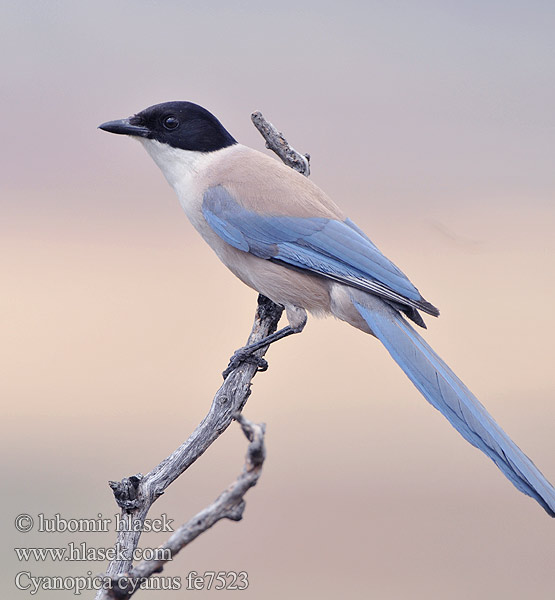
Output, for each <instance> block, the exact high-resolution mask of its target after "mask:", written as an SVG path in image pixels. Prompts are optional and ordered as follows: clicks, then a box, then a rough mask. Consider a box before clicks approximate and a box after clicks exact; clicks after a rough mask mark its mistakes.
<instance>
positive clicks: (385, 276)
mask: <svg viewBox="0 0 555 600" xmlns="http://www.w3.org/2000/svg"><path fill="white" fill-rule="evenodd" d="M100 129H103V130H105V131H108V132H110V133H118V134H124V135H129V136H133V137H135V138H137V139H138V140H139V141H140V142H141V143H142V144H143V146H144V147H145V149H146V150H147V152H148V153H149V154H150V156H151V157H152V158H153V159H154V161H155V162H156V164H157V165H158V166H159V167H160V169H161V170H162V173H163V174H164V175H165V177H166V179H167V180H168V182H169V183H170V185H171V186H172V187H173V188H174V190H175V191H176V193H177V196H178V197H179V201H180V203H181V205H182V207H183V209H184V210H185V212H186V213H187V216H188V217H189V219H190V221H191V223H192V224H193V225H194V227H195V228H196V229H197V230H198V231H199V233H200V234H201V235H202V237H203V238H204V239H205V240H206V242H208V244H209V245H210V246H211V247H212V248H213V250H214V251H215V252H216V254H217V255H218V256H219V258H220V259H221V261H222V262H223V263H224V264H225V265H226V266H227V267H228V268H229V269H230V270H231V271H232V272H233V273H234V274H235V275H236V276H237V277H238V278H239V279H241V281H243V282H244V283H246V284H247V285H248V286H250V287H251V288H253V289H255V290H257V291H258V292H259V293H261V294H263V295H264V296H266V297H268V298H270V300H272V301H273V302H275V303H276V304H278V305H280V306H283V307H284V308H285V311H286V315H287V319H288V321H289V325H287V326H286V327H284V328H283V329H282V330H280V331H278V332H276V333H274V334H272V335H271V336H269V337H268V338H265V339H264V340H263V341H262V342H260V343H258V344H254V345H252V346H250V347H249V346H248V347H245V348H243V349H242V351H240V352H239V354H238V355H236V357H235V359H238V360H241V359H242V358H244V357H245V356H247V355H248V354H249V353H250V352H253V351H254V350H256V349H258V348H261V347H262V346H265V345H267V344H269V343H271V342H273V341H275V340H277V339H280V338H282V337H285V336H286V335H290V334H291V333H298V332H300V331H302V329H303V327H304V325H305V323H306V320H307V311H308V312H310V313H313V314H317V315H327V314H332V315H334V316H335V317H337V318H339V319H341V320H343V321H346V322H347V323H349V324H350V325H353V326H354V327H357V328H358V329H360V330H362V331H364V332H366V333H370V334H372V335H374V336H375V337H377V338H378V339H379V340H380V341H381V342H382V343H383V344H384V346H385V347H386V348H387V350H388V351H389V353H390V354H391V356H392V357H393V359H394V360H395V361H396V362H397V363H398V364H399V366H400V367H401V368H402V369H403V371H404V372H405V373H406V374H407V376H408V377H409V378H410V380H411V381H412V382H413V384H414V385H415V386H416V387H417V388H418V390H419V391H420V392H421V393H422V395H423V396H424V397H425V398H426V399H427V400H428V402H430V403H431V404H432V405H433V406H434V407H435V408H437V409H438V410H439V411H441V412H442V413H443V415H444V416H445V417H446V418H447V419H448V420H449V422H450V423H451V424H452V425H453V427H455V429H457V431H459V433H460V434H461V435H462V436H463V437H464V438H465V439H466V440H468V441H469V442H470V443H471V444H472V445H473V446H476V447H477V448H479V449H480V450H482V452H484V453H485V454H486V455H487V456H489V457H490V458H491V459H492V460H493V461H494V462H495V464H496V465H497V466H498V467H499V468H500V469H501V471H502V472H503V473H504V474H505V475H506V477H507V478H508V479H509V480H510V481H511V482H512V483H513V484H514V485H515V486H516V487H517V488H518V489H519V490H520V491H521V492H523V493H525V494H527V495H528V496H531V497H532V498H534V499H535V500H537V502H539V504H541V506H542V507H543V508H544V509H545V510H546V511H547V512H548V513H549V515H551V516H552V517H553V516H555V489H554V488H553V486H552V485H551V484H550V483H549V482H548V481H547V480H546V479H545V477H544V476H543V475H542V474H541V473H540V471H539V470H538V469H537V468H536V466H535V465H534V464H533V463H532V461H531V460H530V459H529V458H528V457H527V456H526V455H525V454H524V453H523V452H522V451H521V450H520V449H519V448H518V446H517V445H516V444H515V443H514V442H513V441H512V440H511V439H510V438H509V436H508V435H507V434H506V433H505V432H504V431H503V430H502V429H501V427H499V425H497V423H496V422H495V421H494V420H493V418H492V417H491V416H490V415H489V413H488V412H487V411H486V409H485V408H484V407H483V406H482V404H480V402H479V401H478V400H477V398H476V397H475V396H474V395H473V394H472V393H471V392H470V391H469V390H468V388H467V387H466V386H465V385H464V384H463V383H462V382H461V381H460V379H459V378H458V377H457V376H456V375H455V374H454V373H453V371H451V369H450V368H449V367H448V366H447V365H446V364H445V363H444V362H443V360H441V358H440V357H439V356H438V355H437V354H436V353H435V352H434V351H433V350H432V348H430V346H429V345H428V344H427V343H426V342H425V341H424V339H423V338H422V337H421V336H420V335H419V334H418V333H417V332H416V331H415V329H414V328H413V327H412V326H411V325H410V324H409V323H408V321H407V319H410V320H411V321H413V322H414V323H415V324H417V325H419V326H421V327H425V325H424V321H423V319H422V316H421V313H426V314H428V315H432V316H438V315H439V311H438V310H437V308H435V306H433V305H432V304H430V303H429V302H427V301H426V300H425V299H424V298H423V297H422V296H421V294H420V292H419V291H418V290H417V289H416V287H415V286H414V285H413V284H412V283H411V282H410V281H409V279H408V278H407V277H406V276H405V274H404V273H403V272H402V271H401V270H400V269H398V268H397V267H396V266H395V265H394V264H393V263H392V262H391V261H390V260H388V259H387V258H386V257H385V256H384V255H383V254H382V253H381V252H380V250H379V249H378V248H377V247H376V246H375V245H374V244H373V243H372V242H371V241H370V239H369V238H368V237H367V236H366V235H365V233H364V232H363V231H361V230H360V229H359V228H358V227H357V226H356V225H355V224H354V223H353V222H352V221H351V220H350V219H348V218H346V216H345V215H344V214H343V212H342V211H341V210H340V209H339V208H338V207H337V206H336V205H335V204H334V202H332V200H331V199H330V198H328V196H326V194H325V193H324V192H323V191H322V190H320V189H319V188H318V187H317V186H316V185H315V184H314V183H312V182H311V181H310V180H309V179H307V178H306V177H303V176H302V175H301V174H299V173H297V172H295V171H294V170H293V169H290V168H289V167H286V166H285V165H283V164H282V163H280V162H278V161H277V160H275V159H273V158H270V157H269V156H266V155H265V154H262V153H260V152H258V151H256V150H253V149H251V148H248V147H246V146H243V145H241V144H239V143H238V142H237V141H236V140H235V139H234V138H233V137H232V136H231V135H230V133H229V132H228V131H227V130H226V129H225V128H224V127H223V125H222V124H221V123H220V122H219V121H218V119H217V118H216V117H215V116H214V115H212V114H211V113H210V112H208V111H207V110H205V109H204V108H202V107H201V106H198V105H196V104H193V103H191V102H166V103H163V104H157V105H155V106H151V107H150V108H147V109H145V110H143V111H141V112H139V113H137V114H136V115H134V116H132V117H130V118H127V119H121V120H118V121H110V122H108V123H103V124H102V125H100Z"/></svg>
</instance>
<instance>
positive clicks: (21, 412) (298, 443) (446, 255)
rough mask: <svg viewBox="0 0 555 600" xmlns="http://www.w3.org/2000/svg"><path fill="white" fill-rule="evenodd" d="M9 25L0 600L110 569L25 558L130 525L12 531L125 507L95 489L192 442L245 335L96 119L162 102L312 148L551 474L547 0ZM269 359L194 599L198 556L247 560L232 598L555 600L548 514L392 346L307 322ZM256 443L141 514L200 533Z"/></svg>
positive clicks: (149, 12)
mask: <svg viewBox="0 0 555 600" xmlns="http://www.w3.org/2000/svg"><path fill="white" fill-rule="evenodd" d="M1 11H2V15H1V19H0V31H1V35H0V46H1V50H2V52H1V54H0V63H1V68H2V77H1V79H0V86H1V98H2V99H1V103H2V114H3V119H2V134H3V135H2V138H3V143H2V145H1V152H2V156H1V160H0V165H1V166H0V168H1V169H2V177H1V186H2V189H1V193H0V202H1V216H0V245H1V250H0V262H1V281H2V288H3V289H2V293H1V295H0V319H1V322H2V325H1V330H2V335H1V337H2V345H1V349H0V352H1V354H0V364H1V365H2V367H1V372H2V377H1V379H0V396H1V398H2V404H3V413H4V414H3V418H2V425H3V434H2V436H1V441H0V443H1V449H2V456H3V461H2V471H3V472H2V478H3V481H4V486H5V491H4V494H3V496H2V503H3V507H2V514H3V516H4V519H3V522H4V526H3V529H4V531H3V539H4V540H5V542H6V547H5V548H4V549H3V552H4V553H5V556H4V560H3V561H2V569H3V571H4V573H3V575H4V576H3V577H2V579H3V581H4V582H5V583H4V584H3V585H4V586H5V594H6V596H7V597H14V598H18V597H23V596H25V595H27V594H29V591H25V592H23V591H17V590H16V589H15V587H14V577H15V574H16V573H17V572H20V571H29V572H31V573H32V574H33V576H40V575H49V576H52V575H82V574H86V573H87V571H91V572H92V574H96V573H100V572H102V571H103V570H104V569H105V567H106V564H105V563H103V562H75V561H70V562H67V561H66V562H62V563H59V562H58V563H54V562H48V561H47V562H36V561H29V562H19V561H18V560H17V559H16V557H15V554H14V552H13V547H23V546H39V547H48V546H49V547H64V546H66V545H67V544H68V543H70V542H73V543H74V544H76V545H79V544H80V543H81V542H86V543H87V544H88V545H89V546H92V547H109V546H111V545H112V543H113V541H114V532H113V531H110V532H108V533H103V534H101V533H96V534H89V535H86V534H65V533H42V534H41V533H37V532H35V531H34V532H31V533H27V534H23V533H18V532H17V531H16V530H15V528H14V519H15V517H16V515H18V514H20V513H29V514H30V515H34V516H35V518H36V516H37V515H38V514H39V513H43V514H45V515H46V516H53V515H54V514H56V513H60V514H61V515H62V516H63V517H65V518H71V517H73V518H95V517H96V516H97V515H98V513H101V514H102V515H103V516H104V518H110V517H112V518H113V515H114V514H115V513H116V512H117V511H116V506H115V503H114V500H113V497H112V494H111V491H110V489H109V488H108V485H107V480H108V479H116V480H119V479H120V478H122V477H124V476H128V475H131V474H134V473H136V472H143V473H146V472H147V471H149V470H150V469H151V468H152V467H153V466H154V465H156V464H157V463H158V462H159V461H160V460H161V459H162V458H163V457H165V456H166V455H168V454H169V453H170V452H171V451H172V450H173V449H174V448H175V447H177V446H178V445H179V444H180V443H181V442H182V441H183V440H184V439H185V438H186V437H187V436H188V435H189V433H190V432H191V431H192V430H193V429H194V427H195V426H196V425H197V423H198V422H199V421H200V420H201V419H202V417H203V415H204V414H205V413H206V411H207V410H208V408H209V406H210V402H211V399H212V396H213V394H214V392H215V391H216V390H217V388H218V387H219V385H220V383H221V375H220V373H221V371H222V370H223V369H224V368H225V366H226V365H227V361H228V358H229V356H230V355H231V354H232V353H233V351H234V350H235V349H236V348H237V347H239V346H241V345H242V344H243V343H244V342H245V340H246V337H247V335H248V332H249V331H250V327H251V323H252V318H253V315H254V310H255V305H256V294H255V293H254V292H253V291H251V290H250V289H248V288H246V287H245V286H243V285H242V284H241V283H240V282H239V281H238V280H236V279H235V278H234V277H233V276H232V275H231V274H230V273H229V272H228V271H227V270H226V269H225V268H224V267H223V266H222V265H221V264H220V263H219V261H218V259H217V258H216V257H215V255H213V254H212V252H211V250H210V249H209V248H208V247H207V246H205V245H204V242H203V241H202V240H201V239H200V237H199V236H198V235H197V234H196V232H195V231H194V230H193V228H192V227H191V225H190V224H189V223H188V221H187V219H186V217H185V215H184V214H183V213H182V210H181V208H180V207H179V205H178V202H177V199H176V198H175V197H174V193H173V191H172V190H171V189H170V187H169V186H168V185H167V183H166V182H165V180H164V179H163V176H162V175H161V173H160V172H159V171H158V170H157V167H156V166H155V165H154V163H153V162H152V161H151V159H150V158H149V157H148V156H147V155H146V153H145V152H144V150H143V149H142V148H141V147H140V145H139V144H138V143H136V142H135V141H132V140H129V139H125V138H121V137H120V138H117V137H115V136H110V135H107V134H106V133H103V132H101V131H99V130H97V129H96V127H97V125H98V124H99V123H101V122H103V121H106V120H111V119H116V118H121V117H125V116H128V115H130V114H132V113H134V112H137V111H139V110H141V109H143V108H145V107H146V106H149V105H151V104H155V103H158V102H162V101H166V100H178V99H179V100H191V101H194V102H197V103H199V104H201V105H203V106H205V107H206V108H208V109H209V110H211V111H212V112H214V113H215V114H216V115H217V116H218V117H219V118H220V120H221V121H222V122H223V123H224V125H225V126H226V127H227V128H228V129H229V130H230V132H231V133H232V134H233V135H234V136H235V137H236V138H237V139H238V140H239V141H241V142H242V143H245V144H247V145H250V146H253V147H255V148H258V149H260V150H264V148H263V146H264V144H263V140H262V138H261V137H260V136H259V134H258V133H257V132H256V130H255V129H254V127H253V126H252V125H251V123H250V114H251V112H252V111H254V110H261V111H262V112H263V114H264V115H265V116H266V117H267V118H268V119H269V120H270V121H272V122H273V123H274V124H275V125H276V126H277V127H278V128H279V129H281V130H282V131H284V133H285V134H286V135H287V137H288V139H289V141H290V142H291V144H292V145H293V146H294V147H295V148H297V149H298V150H300V151H302V152H309V153H310V154H311V156H312V179H313V181H315V182H316V183H317V184H318V185H320V186H321V187H322V188H323V189H324V190H326V192H327V193H328V194H329V195H330V196H331V197H332V198H333V199H334V200H335V201H336V202H337V203H338V204H340V205H341V206H342V207H343V208H344V210H345V212H346V213H347V214H348V215H349V216H350V217H351V218H352V219H353V220H354V221H355V222H356V223H357V224H358V225H359V226H360V227H362V228H363V229H364V230H365V231H366V232H367V233H368V234H369V235H370V236H371V238H372V240H373V241H374V242H375V243H376V244H377V245H378V246H379V247H380V248H381V249H382V250H383V251H384V252H385V254H387V255H388V256H389V257H390V258H391V259H392V260H394V262H396V264H398V265H399V266H400V267H401V268H402V269H403V271H405V272H406V273H407V274H408V275H409V277H410V278H411V280H412V281H413V282H414V283H415V284H416V285H417V286H418V288H419V289H420V291H421V292H422V293H423V295H424V296H425V297H426V298H427V299H429V300H430V301H431V302H433V303H434V304H435V305H436V306H438V307H439V308H440V309H441V311H442V315H441V318H440V319H439V320H435V319H433V318H428V319H427V322H428V327H429V328H428V331H427V332H426V337H427V339H428V340H429V341H430V343H431V344H432V346H434V348H435V349H436V350H437V351H438V353H439V354H440V355H441V356H442V357H443V358H444V359H446V360H447V362H448V363H449V364H450V365H451V366H452V367H453V368H454V370H455V371H456V372H457V373H458V374H459V375H460V377H461V378H462V379H463V380H464V381H465V383H466V384H467V385H468V386H469V387H470V388H471V389H472V390H473V391H474V393H475V394H476V395H477V396H478V397H479V398H480V399H481V401H482V402H483V403H484V404H485V405H486V406H487V408H488V409H489V410H490V412H491V413H492V414H493V415H494V416H495V418H496V419H497V420H498V422H499V423H500V424H501V425H502V426H503V427H504V428H505V429H506V431H508V432H509V433H510V434H511V436H512V437H513V438H514V440H515V441H516V442H517V443H518V444H519V445H520V446H521V447H522V448H523V449H524V450H525V452H526V453H527V454H529V456H530V457H531V458H532V459H533V460H534V461H535V463H536V464H537V465H538V466H539V467H540V468H541V469H542V471H543V472H544V473H545V475H546V476H547V477H548V478H550V479H551V481H555V403H554V399H555V375H554V368H553V339H554V337H555V317H554V314H553V310H552V308H553V296H554V294H555V279H554V266H555V261H554V256H555V252H554V251H555V236H554V235H553V231H554V229H555V203H554V193H555V169H554V168H553V158H554V150H555V142H554V139H555V138H554V133H555V131H554V129H555V113H554V111H553V106H554V105H555V84H554V78H553V73H554V69H555V41H554V40H555V38H554V37H553V29H554V26H555V8H554V6H553V3H552V2H544V1H541V0H531V1H529V2H518V1H508V2H507V1H504V2H501V1H495V0H494V1H490V2H487V3H483V2H474V1H467V2H463V3H461V2H439V1H429V2H427V1H419V2H406V1H405V2H403V1H399V2H374V1H371V2H362V1H360V2H354V1H349V0H346V1H344V2H342V3H341V4H338V3H336V2H328V1H325V0H319V1H318V2H316V1H313V0H304V1H303V2H288V1H284V2H279V3H260V2H254V1H253V2H241V1H237V2H223V1H214V2H204V3H201V2H189V1H188V0H182V1H179V2H177V1H166V2H152V1H144V0H133V1H132V2H131V1H121V2H117V3H114V2H108V1H106V0H96V1H95V2H78V3H76V2H70V1H69V0H66V1H58V0H49V1H48V2H42V1H36V2H13V1H8V2H4V3H2V8H1ZM267 358H268V359H269V361H270V369H269V371H268V372H267V373H264V374H261V375H257V377H256V378H255V380H254V386H253V395H252V397H251V398H250V400H249V402H248V404H247V407H246V409H245V414H246V416H247V417H248V418H249V419H251V420H254V421H263V422H265V423H266V424H267V450H268V459H267V463H266V465H265V467H264V472H263V475H262V478H261V480H260V482H259V485H258V486H257V487H256V488H255V489H253V490H251V491H250V492H249V493H248V496H247V508H246V512H245V517H244V520H243V521H242V522H240V523H232V522H221V523H219V524H217V525H216V526H215V527H214V528H213V529H212V530H210V531H209V532H207V533H206V534H205V535H203V536H202V537H201V538H199V539H198V540H197V541H196V542H195V543H194V544H192V545H191V546H189V547H188V548H187V549H186V550H184V551H183V552H182V554H180V555H179V556H178V557H176V559H175V560H174V561H173V564H171V565H169V566H168V567H167V568H166V569H165V570H164V573H163V575H169V576H181V578H182V584H183V586H184V587H185V585H186V575H187V573H189V572H190V571H193V570H195V571H197V572H200V573H203V572H205V571H231V570H234V571H247V572H248V574H249V582H250V586H249V589H248V590H247V591H244V592H241V597H249V598H264V599H269V600H273V599H278V598H282V597H284V595H287V596H288V597H293V598H301V597H302V598H318V599H328V598H329V599H331V598H337V597H338V596H339V595H341V597H345V598H361V597H371V598H379V599H380V600H382V599H383V600H389V599H404V598H408V597H410V598H411V599H415V600H416V599H420V598H422V599H424V598H426V599H427V598H449V599H455V600H457V599H462V598H468V597H473V598H479V599H482V598H488V599H489V598H506V599H517V598H523V597H533V598H540V599H551V598H553V588H554V585H555V568H554V565H555V524H554V523H553V521H552V520H550V518H549V517H548V516H547V515H546V514H545V513H544V511H543V510H542V509H541V508H540V507H539V506H538V505H537V504H536V503H535V502H534V501H533V500H531V499H529V498H527V497H525V496H524V495H522V494H520V493H519V492H517V491H516V490H515V489H514V488H513V487H512V485H511V484H510V483H508V481H507V480H506V479H505V478H504V477H503V476H502V475H501V474H500V472H499V471H498V470H497V468H496V467H495V466H494V465H493V463H491V461H489V460H488V459H487V458H485V457H484V456H483V455H482V454H481V453H480V452H478V451H477V450H475V449H474V448H472V447H471V446H470V445H469V444H467V443H466V442H465V441H464V440H463V439H462V438H461V437H460V436H459V435H458V434H457V433H456V432H455V430H453V429H452V428H451V427H450V425H449V424H448V423H447V421H446V420H445V419H444V418H443V417H442V416H441V415H440V414H439V413H437V412H436V411H435V410H434V409H433V408H431V407H430V406H429V405H428V404H427V403H426V401H425V400H424V399H423V398H422V397H421V396H420V394H419V393H418V392H417V391H416V390H415V389H414V388H413V386H412V385H411V384H410V382H409V381H408V380H407V379H406V377H405V376H404V375H403V374H402V372H401V371H400V369H399V368H398V367H397V366H396V365H395V364H394V363H393V361H392V360H391V359H390V357H389V355H388V354H387V352H386V351H385V350H384V348H383V347H381V345H380V344H379V343H378V342H377V341H376V340H374V339H372V338H370V337H369V336H365V335H364V334H362V333H361V332H359V331H356V330H354V329H352V328H350V327H348V326H347V325H345V324H343V323H340V322H336V321H333V320H331V319H328V320H324V321H322V320H316V319H311V320H309V324H308V327H307V328H306V329H305V331H304V333H303V334H302V335H300V336H295V337H293V338H289V339H287V340H284V341H282V342H280V343H278V344H276V345H275V347H272V349H271V351H270V352H269V353H268V356H267ZM245 449H246V443H245V439H244V437H243V436H242V434H241V432H240V431H239V428H238V427H237V426H236V425H235V424H234V425H232V426H231V428H230V429H229V430H228V431H227V432H226V433H225V435H223V436H222V437H221V438H220V439H219V440H218V441H217V443H215V444H214V445H213V446H212V447H211V448H210V450H209V451H208V452H207V454H206V455H205V456H204V457H202V459H201V460H199V461H198V462H197V463H196V464H195V465H194V466H193V467H192V468H191V469H190V470H189V471H188V472H187V473H186V474H185V475H184V476H183V477H182V478H181V479H180V480H178V481H177V482H176V483H175V484H174V485H173V486H172V487H171V488H170V489H169V490H168V491H167V492H166V494H165V495H164V496H163V497H162V498H161V499H160V500H159V501H158V502H157V503H156V504H155V505H154V507H153V509H152V511H151V516H152V517H157V516H160V514H162V513H166V514H167V515H168V518H171V519H174V523H175V524H180V523H182V522H184V521H186V520H188V519H189V518H190V517H191V516H192V515H193V514H195V513H196V512H197V511H199V510H200V509H202V508H203V507H205V506H206V505H208V504H209V503H210V502H211V501H212V500H214V499H215V497H216V496H217V495H218V494H219V493H220V492H221V491H222V490H223V489H224V488H225V487H226V486H227V485H228V483H230V482H231V481H232V480H233V479H234V478H235V477H236V475H237V474H238V473H239V471H240V469H241V468H242V462H243V456H244V453H245ZM164 539H165V536H164V535H147V534H145V535H144V536H143V538H142V544H143V546H145V547H153V546H156V545H157V544H159V543H161V542H162V541H163V540H164ZM184 593H186V592H185V591H183V590H181V591H177V592H165V594H166V595H165V596H164V595H163V594H162V593H161V592H146V591H143V592H140V593H139V595H138V596H137V598H139V597H140V598H144V599H145V600H148V599H151V598H159V597H181V596H182V595H183V594H184ZM213 593H214V594H215V593H216V592H213ZM226 593H230V592H222V591H220V592H217V596H218V597H222V596H225V595H226ZM235 593H236V594H238V592H235ZM55 594H56V597H58V596H59V597H68V598H69V597H71V596H72V595H73V594H72V593H71V592H55ZM198 594H200V595H203V594H204V595H210V593H209V592H198ZM92 596H93V593H92V592H88V593H84V594H83V597H92ZM35 597H37V598H51V597H54V594H53V593H49V592H47V591H39V593H38V594H36V596H35Z"/></svg>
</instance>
